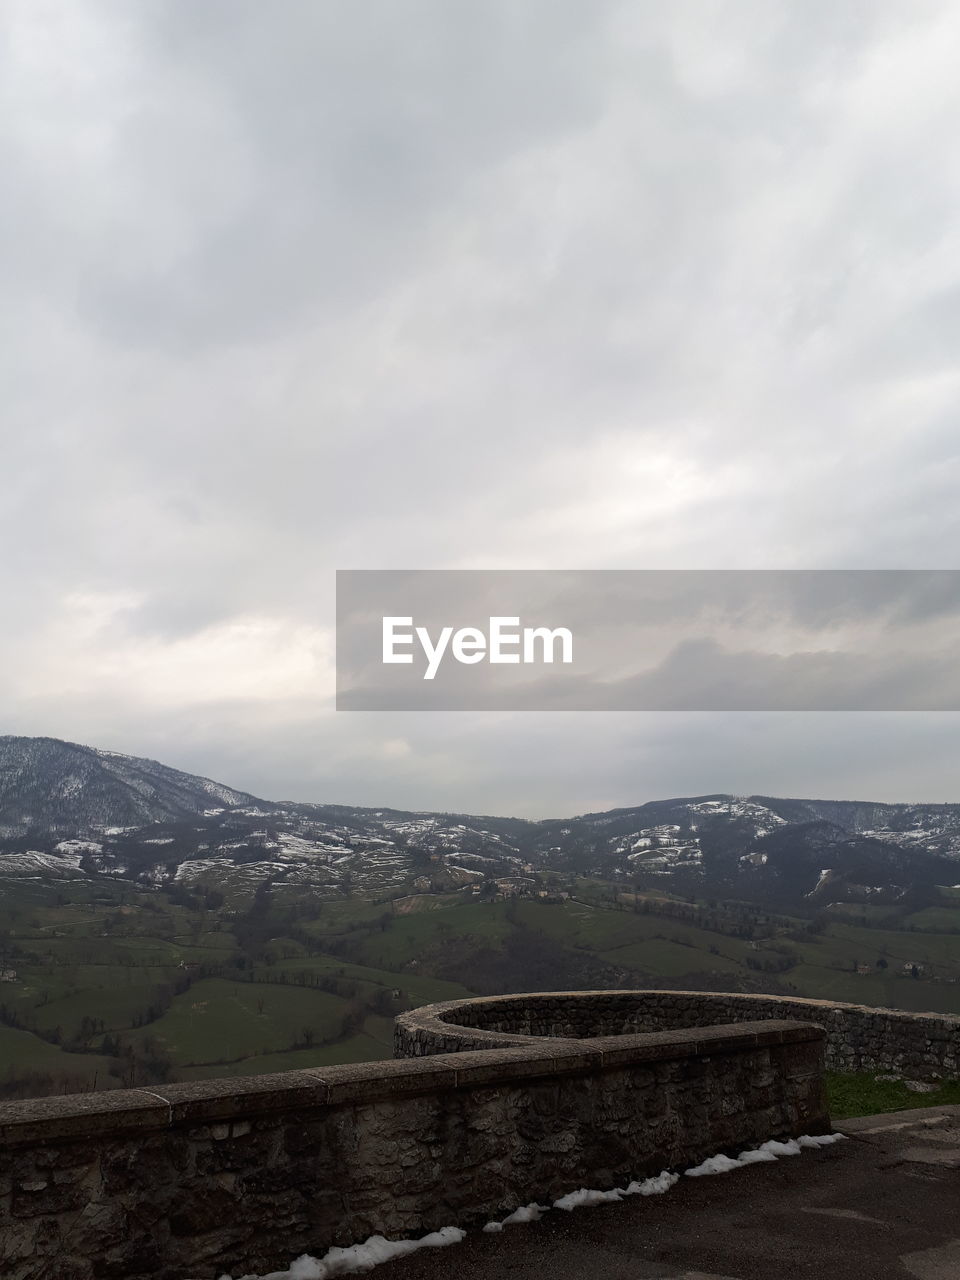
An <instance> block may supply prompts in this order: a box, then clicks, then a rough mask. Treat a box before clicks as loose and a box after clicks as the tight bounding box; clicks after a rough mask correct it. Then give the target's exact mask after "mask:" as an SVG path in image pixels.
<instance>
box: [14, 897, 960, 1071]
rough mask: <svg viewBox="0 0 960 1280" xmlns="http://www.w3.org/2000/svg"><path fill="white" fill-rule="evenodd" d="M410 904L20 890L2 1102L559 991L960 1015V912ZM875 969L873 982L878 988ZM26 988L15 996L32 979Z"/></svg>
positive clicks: (321, 1060)
mask: <svg viewBox="0 0 960 1280" xmlns="http://www.w3.org/2000/svg"><path fill="white" fill-rule="evenodd" d="M571 886H572V889H573V892H572V893H571V895H570V896H569V897H568V898H566V899H565V900H562V901H552V902H543V901H538V900H535V899H523V900H507V901H504V900H502V899H501V900H497V901H492V902H486V901H480V900H478V899H477V898H475V897H471V896H470V895H469V894H466V893H463V894H461V893H450V892H447V893H443V894H437V895H426V894H412V895H409V896H407V897H404V898H401V899H399V900H397V901H394V902H391V901H389V900H383V901H378V902H375V901H369V900H365V899H363V898H359V897H354V896H351V897H341V898H339V899H329V900H324V901H322V902H316V903H313V904H311V906H310V907H309V909H304V905H303V903H302V901H300V900H299V898H298V897H297V895H291V894H286V895H282V894H278V895H277V896H276V897H275V898H274V897H272V896H270V895H263V894H259V895H254V896H252V897H251V898H250V899H249V901H244V902H241V901H240V898H241V897H242V895H233V896H232V897H231V895H229V894H225V895H224V899H223V904H222V907H219V908H218V909H216V910H213V909H210V908H209V907H207V906H205V905H204V900H203V898H202V895H201V894H192V893H191V892H190V891H184V890H183V889H180V890H178V891H176V892H168V891H163V890H154V889H144V888H139V887H137V886H135V885H133V884H132V883H129V882H123V881H117V880H116V879H111V880H104V881H102V882H97V881H94V882H88V881H77V882H59V883H57V884H55V885H47V884H43V883H41V882H36V881H29V882H13V881H10V882H8V883H6V884H0V971H3V976H4V979H5V980H4V981H3V982H2V983H0V1092H2V1091H5V1093H6V1096H17V1095H23V1094H29V1093H31V1092H50V1091H56V1089H57V1088H63V1087H66V1086H68V1087H70V1088H92V1087H94V1085H95V1086H96V1087H97V1088H104V1087H114V1086H116V1085H120V1084H131V1083H138V1084H147V1083H149V1082H150V1081H157V1080H170V1079H199V1078H204V1077H208V1076H229V1075H238V1074H243V1073H248V1072H262V1071H276V1070H287V1069H293V1068H295V1067H300V1066H304V1065H328V1064H332V1063H339V1062H354V1061H363V1060H370V1059H375V1058H378V1057H389V1056H390V1055H391V1053H392V1020H393V1017H394V1016H395V1015H396V1013H398V1012H400V1011H401V1010H403V1009H408V1008H415V1007H417V1006H418V1005H422V1004H428V1003H432V1002H434V1001H437V1000H444V999H454V998H457V997H461V996H465V995H470V994H486V993H495V992H498V991H518V990H531V989H542V988H545V987H553V988H563V987H583V986H585V985H594V986H614V985H615V986H630V985H637V986H643V987H655V986H657V985H658V984H660V983H663V984H665V985H668V986H674V987H683V986H701V987H707V988H709V989H713V990H724V989H727V990H734V991H737V990H741V991H773V992H781V993H784V994H797V995H806V996H815V997H823V998H826V999H831V1000H844V1001H851V1002H853V1003H861V1004H868V1005H882V1006H888V1007H893V1008H903V1009H913V1010H919V1011H923V1010H931V1011H937V1012H947V1013H957V1012H960V894H947V893H944V895H943V896H942V898H941V902H940V905H938V906H931V907H927V908H925V909H924V910H922V911H915V912H913V913H912V914H904V915H901V914H898V913H897V912H896V911H895V910H892V909H891V908H883V907H873V906H871V905H868V906H861V905H860V904H853V905H848V906H846V907H843V908H839V907H837V908H832V909H831V910H830V911H829V912H827V913H824V914H823V915H822V916H821V917H820V918H819V920H817V921H812V920H810V919H799V918H796V919H794V918H790V917H787V916H782V915H777V914H776V913H771V912H769V911H765V910H763V909H760V908H756V907H753V906H751V905H750V904H747V903H739V902H720V903H717V902H709V903H708V902H696V901H694V900H692V899H680V898H678V897H675V896H671V895H668V894H663V893H644V894H634V893H632V892H631V893H626V892H624V890H623V888H622V886H614V885H610V884H605V883H604V882H602V881H598V880H595V879H584V880H579V881H576V882H575V884H573V883H572V882H571ZM858 970H860V971H858ZM11 973H14V974H15V978H14V979H13V980H11Z"/></svg>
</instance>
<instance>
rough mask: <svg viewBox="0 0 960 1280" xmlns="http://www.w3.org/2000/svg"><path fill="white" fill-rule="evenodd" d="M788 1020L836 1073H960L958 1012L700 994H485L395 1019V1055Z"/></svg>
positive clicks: (697, 992)
mask: <svg viewBox="0 0 960 1280" xmlns="http://www.w3.org/2000/svg"><path fill="white" fill-rule="evenodd" d="M767 1018H774V1019H782V1018H790V1019H794V1020H798V1021H804V1022H811V1023H816V1024H817V1025H819V1026H822V1027H824V1029H825V1030H826V1033H827V1041H826V1064H827V1067H828V1068H829V1069H831V1070H835V1071H896V1072H903V1073H906V1074H908V1075H911V1076H916V1077H936V1076H958V1075H960V1017H954V1016H950V1015H947V1014H933V1013H901V1012H898V1011H896V1010H893V1009H871V1008H868V1007H866V1006H865V1005H856V1004H837V1003H834V1002H830V1001H825V1000H805V999H800V998H792V997H775V996H754V995H737V994H730V995H723V994H720V995H717V994H713V993H708V992H702V991H564V992H540V993H537V994H534V995H519V996H490V997H486V998H481V999H476V1000H453V1001H448V1002H446V1003H444V1004H435V1005H427V1006H426V1007H424V1008H421V1009H416V1010H414V1012H412V1013H407V1014H402V1015H401V1016H400V1017H399V1018H398V1019H397V1022H396V1046H395V1052H396V1055H397V1057H420V1056H422V1055H424V1054H432V1053H452V1052H455V1051H456V1050H457V1049H458V1048H463V1049H491V1048H506V1047H508V1046H511V1045H513V1046H519V1045H529V1044H531V1043H535V1042H536V1041H535V1040H531V1037H541V1036H551V1037H556V1038H558V1039H560V1040H569V1041H573V1042H576V1041H577V1040H583V1039H586V1038H589V1037H591V1036H609V1035H623V1034H637V1033H641V1032H648V1031H669V1030H674V1029H684V1028H689V1027H710V1026H717V1025H719V1024H727V1023H737V1022H743V1021H751V1022H752V1021H756V1020H762V1019H767Z"/></svg>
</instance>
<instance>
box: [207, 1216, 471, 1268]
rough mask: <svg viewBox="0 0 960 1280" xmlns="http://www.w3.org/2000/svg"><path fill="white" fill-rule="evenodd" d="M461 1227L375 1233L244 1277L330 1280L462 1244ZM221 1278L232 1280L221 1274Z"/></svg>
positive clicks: (464, 1233)
mask: <svg viewBox="0 0 960 1280" xmlns="http://www.w3.org/2000/svg"><path fill="white" fill-rule="evenodd" d="M466 1234H467V1233H466V1231H464V1230H463V1229H462V1228H461V1227H441V1228H440V1230H439V1231H431V1233H430V1234H429V1235H428V1236H421V1237H420V1239H419V1240H386V1239H385V1238H384V1237H383V1236H371V1237H370V1238H369V1240H366V1241H365V1242H364V1243H363V1244H352V1245H350V1246H349V1247H348V1248H346V1249H340V1248H338V1247H337V1246H334V1248H332V1249H328V1250H327V1252H326V1253H325V1254H324V1255H323V1257H322V1258H312V1257H311V1256H310V1255H309V1254H308V1253H304V1254H302V1255H301V1256H300V1257H299V1258H297V1260H296V1261H295V1262H292V1263H291V1264H290V1268H289V1270H287V1271H271V1272H270V1274H269V1275H266V1276H255V1275H246V1276H241V1277H240V1280H328V1277H332V1276H352V1275H356V1274H357V1273H358V1272H362V1271H372V1270H373V1268H374V1267H376V1266H378V1265H379V1264H380V1263H381V1262H391V1261H392V1260H393V1259H394V1258H403V1257H406V1255H407V1254H408V1253H415V1252H416V1251H417V1249H443V1248H446V1246H447V1245H451V1244H459V1243H460V1241H461V1240H462V1239H463V1238H464V1236H465V1235H466ZM220 1280H231V1278H230V1276H227V1275H224V1276H221V1278H220Z"/></svg>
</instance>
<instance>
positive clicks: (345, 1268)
mask: <svg viewBox="0 0 960 1280" xmlns="http://www.w3.org/2000/svg"><path fill="white" fill-rule="evenodd" d="M843 1140H844V1135H843V1134H842V1133H822V1134H817V1135H810V1134H804V1135H803V1136H802V1137H800V1138H790V1139H789V1140H788V1141H787V1142H778V1141H776V1140H775V1139H771V1140H770V1141H769V1142H764V1143H762V1144H761V1145H760V1146H759V1147H757V1148H755V1149H752V1150H749V1151H741V1152H740V1154H739V1156H737V1158H736V1159H735V1160H734V1159H733V1158H732V1157H730V1156H726V1155H722V1154H721V1155H715V1156H709V1157H708V1158H707V1159H706V1160H704V1161H702V1162H701V1163H700V1164H698V1165H695V1166H694V1167H693V1168H692V1169H687V1170H685V1176H686V1177H688V1178H701V1177H704V1176H706V1175H710V1174H719V1173H732V1172H733V1171H734V1170H735V1169H742V1168H745V1167H746V1166H747V1165H748V1164H766V1163H769V1162H771V1161H775V1160H779V1159H780V1157H781V1156H798V1155H800V1153H801V1151H803V1150H804V1149H808V1150H813V1149H816V1148H818V1147H827V1146H830V1145H831V1143H834V1142H842V1141H843ZM679 1181H680V1175H679V1174H676V1173H671V1172H670V1171H669V1170H668V1169H664V1170H663V1172H662V1173H658V1174H657V1175H656V1177H653V1178H644V1179H643V1181H642V1182H630V1183H628V1184H627V1185H626V1186H625V1187H614V1188H613V1189H612V1190H610V1191H597V1190H594V1189H592V1188H590V1187H580V1188H579V1189H578V1190H576V1191H570V1192H568V1194H567V1195H565V1196H561V1197H560V1199H559V1200H554V1202H553V1208H554V1209H564V1210H566V1211H567V1212H571V1211H572V1210H573V1209H580V1208H585V1207H587V1208H588V1207H592V1206H594V1205H600V1204H614V1203H616V1202H617V1201H619V1200H623V1199H625V1198H626V1197H627V1196H661V1195H663V1194H664V1193H665V1192H667V1191H669V1190H670V1188H671V1187H673V1186H675V1185H676V1184H677V1183H678V1182H679ZM549 1212H550V1206H549V1205H542V1204H537V1202H536V1201H532V1202H531V1203H530V1204H525V1205H521V1206H520V1207H519V1208H517V1209H514V1211H513V1213H511V1214H508V1216H507V1217H506V1218H503V1219H501V1220H500V1221H499V1222H497V1221H494V1222H488V1223H487V1224H486V1226H485V1227H484V1228H483V1230H484V1231H486V1232H490V1233H493V1232H498V1231H503V1229H504V1227H508V1226H513V1225H515V1224H518V1223H525V1222H537V1221H539V1219H540V1218H542V1217H543V1215H544V1214H545V1213H549ZM466 1235H467V1233H466V1231H464V1230H463V1228H462V1227H442V1228H441V1229H440V1230H439V1231H433V1232H431V1233H430V1235H427V1236H421V1238H420V1239H419V1240H387V1239H385V1238H384V1237H383V1236H371V1237H370V1238H369V1240H367V1241H365V1242H364V1243H363V1244H354V1245H350V1247H349V1248H347V1249H340V1248H333V1249H329V1250H328V1251H327V1252H326V1253H325V1254H324V1255H323V1257H322V1258H314V1257H311V1256H310V1254H308V1253H305V1254H302V1255H301V1256H300V1257H299V1258H297V1259H296V1261H295V1262H292V1263H291V1264H290V1267H289V1269H288V1270H286V1271H271V1272H270V1273H269V1275H265V1276H256V1275H253V1274H252V1273H251V1274H248V1275H245V1276H240V1277H238V1280H332V1277H334V1276H348V1275H356V1274H357V1273H358V1272H363V1271H372V1270H373V1268H374V1267H375V1266H377V1265H378V1264H379V1263H381V1262H390V1261H392V1260H393V1259H394V1258H402V1257H405V1256H406V1255H407V1254H409V1253H414V1252H415V1251H416V1250H417V1249H440V1248H444V1247H445V1246H447V1245H451V1244H459V1243H460V1241H461V1240H463V1239H465V1238H466ZM220 1280H232V1277H231V1276H229V1275H222V1276H221V1277H220Z"/></svg>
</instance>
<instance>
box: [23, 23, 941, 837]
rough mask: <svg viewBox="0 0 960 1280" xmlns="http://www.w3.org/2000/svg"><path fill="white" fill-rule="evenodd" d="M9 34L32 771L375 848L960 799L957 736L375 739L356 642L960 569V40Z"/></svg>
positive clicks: (126, 30)
mask: <svg viewBox="0 0 960 1280" xmlns="http://www.w3.org/2000/svg"><path fill="white" fill-rule="evenodd" d="M4 18H5V23H6V26H7V29H8V36H9V38H8V40H7V41H6V42H5V44H4V52H3V54H2V55H0V57H2V59H3V65H2V66H0V78H2V82H3V84H4V86H5V93H6V97H7V109H6V110H5V111H4V113H3V118H2V120H0V164H2V165H3V172H4V175H5V178H6V183H5V187H6V192H7V198H6V199H5V200H4V202H3V207H2V211H0V220H2V222H0V229H2V232H3V235H2V241H0V242H2V243H3V245H4V246H5V252H6V254H7V256H8V260H7V261H6V262H5V264H4V306H3V314H2V316H0V342H2V345H0V350H2V352H3V356H2V357H0V359H2V362H3V367H2V369H0V377H2V387H3V394H4V406H5V413H4V425H3V427H2V428H0V430H2V439H0V466H2V475H3V485H2V488H0V531H2V544H0V545H2V548H3V552H2V554H0V590H2V592H3V596H2V598H3V600H4V602H5V606H6V607H5V610H4V618H3V626H2V628H0V708H2V710H3V712H4V722H5V728H9V729H10V730H11V731H17V732H28V733H29V732H38V733H41V732H42V733H51V734H57V735H60V736H67V737H71V738H75V739H76V738H78V739H81V740H86V741H94V742H98V743H101V744H103V745H106V746H112V747H115V748H117V749H121V750H122V749H126V750H130V751H135V752H138V753H153V754H156V755H160V756H163V757H164V758H166V759H168V760H169V762H170V763H172V764H176V765H181V766H183V767H193V768H197V769H198V770H199V771H201V772H203V773H205V774H208V775H214V776H216V775H221V776H223V777H224V778H225V779H226V780H227V781H230V782H231V783H233V784H234V785H237V786H245V787H249V788H250V789H252V790H254V791H257V790H259V791H263V792H265V793H267V794H284V793H285V794H288V795H289V794H303V795H304V796H305V797H307V798H311V797H313V798H327V799H341V798H342V799H349V800H354V801H364V800H366V801H369V802H370V803H393V804H399V805H402V804H419V805H427V806H432V805H434V804H436V805H448V804H455V806H456V807H461V808H474V809H476V808H486V809H497V810H505V809H513V810H515V811H523V812H548V811H564V810H569V808H570V807H571V806H573V807H579V808H599V807H602V805H603V804H605V803H611V804H612V803H629V802H631V801H634V800H638V799H643V798H646V797H648V796H650V795H653V794H658V793H663V792H665V791H673V792H690V791H695V790H706V791H714V790H720V789H728V788H730V787H733V788H734V789H738V790H747V791H780V792H794V793H796V792H798V791H811V790H817V791H819V792H820V793H821V794H827V793H829V794H834V795H846V794H852V793H854V792H857V793H858V794H860V795H868V794H870V795H876V796H878V797H880V798H882V797H883V796H890V797H891V798H902V797H903V796H905V795H908V794H910V795H918V796H928V797H929V798H936V799H944V798H951V795H950V786H952V783H951V782H950V779H951V778H952V777H955V776H956V760H955V750H954V748H953V745H952V739H951V738H950V736H949V731H948V730H947V729H946V728H945V724H946V723H947V721H949V722H950V723H953V721H952V717H948V716H942V717H939V718H937V717H933V718H930V719H923V718H922V717H915V716H904V717H903V718H900V719H898V718H897V717H893V718H891V719H886V720H882V721H880V722H877V721H874V720H872V719H870V718H866V717H865V718H863V719H860V718H859V717H857V716H847V717H845V718H843V717H837V718H834V719H833V720H829V719H825V718H821V717H814V718H811V719H808V720H804V719H803V718H802V717H801V718H800V720H799V721H798V720H797V718H796V717H791V716H781V717H777V716H774V717H771V718H770V719H766V720H765V719H762V718H756V717H746V718H740V719H738V718H729V717H720V716H718V717H716V718H715V719H713V720H709V719H708V720H704V719H703V718H697V717H686V716H678V717H677V718H676V719H674V720H670V719H669V718H668V719H664V718H662V717H659V718H658V717H656V716H636V717H633V718H628V719H629V723H627V720H626V719H624V718H618V717H613V718H605V717H598V718H593V717H588V716H583V717H575V716H571V717H570V718H569V726H568V729H567V728H566V727H564V729H563V731H562V732H561V729H560V728H559V727H558V726H560V723H561V722H560V721H559V720H557V718H556V717H555V716H552V717H546V719H545V720H541V718H539V717H536V716H534V715H533V714H522V715H521V714H517V715H514V716H507V717H501V716H492V717H490V718H489V719H484V718H482V717H481V718H480V719H477V718H476V717H469V716H464V717H457V716H451V717H442V718H438V717H427V718H418V717H413V716H405V715H400V714H397V715H394V716H389V715H384V716H380V715H375V714H373V713H371V714H370V715H364V716H353V717H350V716H344V715H342V714H341V715H337V714H335V713H334V712H333V711H332V709H331V699H332V694H333V680H332V667H331V654H332V651H331V635H330V630H331V625H332V619H333V570H334V569H335V568H338V567H365V566H370V567H393V568H409V567H447V566H449V567H491V566H492V567H548V568H549V567H570V568H581V567H596V568H633V567H656V568H674V567H685V568H691V567H692V568H710V569H717V568H741V567H748V568H765V567H770V568H774V567H784V568H798V567H801V568H802V567H813V568H847V567H866V568H888V567H892V568H897V567H906V568H922V567H932V568H937V567H942V568H951V567H953V566H954V565H955V562H956V552H955V548H956V546H957V536H958V525H957V520H958V515H957V504H956V500H955V494H956V490H957V480H958V476H957V469H958V457H957V446H956V432H955V430H954V428H953V425H952V424H953V419H954V417H955V403H956V393H957V372H956V366H955V357H954V351H955V350H956V343H955V342H953V341H951V334H952V333H953V332H954V330H955V328H956V318H957V305H956V299H957V296H958V294H957V291H958V288H960V280H958V257H960V255H958V250H957V245H956V237H955V234H954V225H955V208H956V197H955V192H956V183H957V163H958V162H957V161H956V159H955V151H956V148H955V146H954V144H953V138H954V134H955V121H956V117H957V110H958V108H960V101H958V99H960V90H958V89H957V86H956V75H955V62H956V58H955V53H956V48H957V43H958V39H960V17H958V14H957V12H956V10H955V9H954V7H953V6H950V5H948V4H946V3H945V0H942V2H933V0H918V3H916V4H913V5H911V6H909V7H908V8H905V7H904V6H902V5H899V4H894V3H893V2H892V0H890V2H889V3H888V2H886V0H881V2H880V3H876V2H874V0H869V2H868V0H854V2H853V3H850V4H846V5H843V6H835V5H827V4H820V3H812V4H811V3H800V0H791V2H785V3H768V2H767V0H750V2H748V3H741V4H736V5H734V4H727V3H717V4H714V5H704V4H701V3H699V2H697V3H694V2H693V0H680V2H679V3H676V4H672V5H669V6H639V7H638V6H635V5H630V4H626V3H614V2H613V0H611V2H610V3H602V4H587V3H557V2H556V0H549V2H548V0H535V2H534V3H529V4H525V5H523V6H517V5H512V4H509V3H507V2H506V0H504V2H503V3H499V0H498V2H497V3H491V4H488V5H485V6H483V7H481V8H477V9H467V8H466V7H464V6H451V5H448V4H445V3H442V0H410V2H409V3H407V4H404V5H399V6H398V5H394V4H387V3H386V2H384V3H374V4H368V5H364V6H357V5H351V4H348V3H346V2H345V0H344V2H343V3H330V4H324V5H316V4H312V3H308V2H307V0H285V3H284V4H283V5H280V6H266V5H260V4H256V3H254V2H253V0H241V2H240V3H233V2H231V3H227V2H226V0H219V2H217V0H211V2H210V3H204V4H202V5H196V4H191V3H189V2H188V0H173V2H172V3H166V4H162V5H160V4H152V3H148V4H143V5H137V6H132V5H128V4H125V3H123V2H122V0H78V2H77V3H76V4H74V5H71V6H69V7H64V6H60V5H56V4H54V3H52V2H51V3H47V0H14V2H13V3H11V4H10V5H8V6H7V8H6V11H5V15H4ZM905 607H906V608H908V610H909V611H910V612H913V611H919V612H922V611H923V610H928V611H931V612H932V613H933V614H935V613H936V610H937V609H938V608H939V607H940V605H939V604H938V602H937V601H936V600H927V601H923V600H920V601H913V602H910V603H909V604H908V605H907V606H905ZM440 719H442V720H443V721H444V723H443V724H441V723H440ZM611 719H612V720H615V721H616V722H617V723H616V728H614V727H613V726H612V725H611V723H610V720H611ZM427 721H429V723H428V722H427ZM877 723H882V725H883V742H882V743H878V742H877V741H876V737H877V731H876V724H877ZM601 724H603V725H604V726H605V727H604V728H602V729H601V728H599V727H598V726H599V725H601ZM858 725H859V726H860V727H859V728H857V726H858ZM811 726H814V727H811ZM286 780H288V783H289V784H287V781H286ZM952 798H955V797H952Z"/></svg>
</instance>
